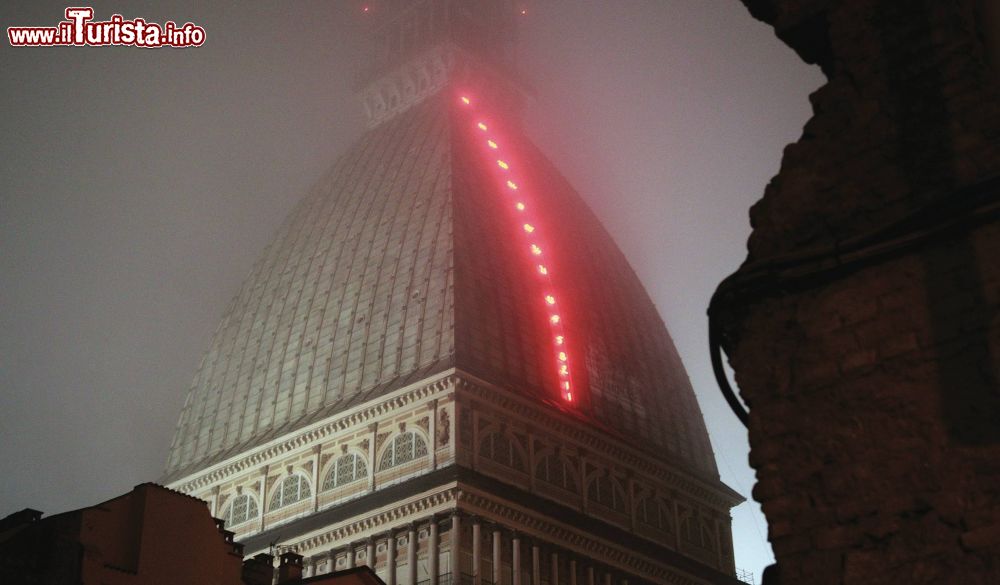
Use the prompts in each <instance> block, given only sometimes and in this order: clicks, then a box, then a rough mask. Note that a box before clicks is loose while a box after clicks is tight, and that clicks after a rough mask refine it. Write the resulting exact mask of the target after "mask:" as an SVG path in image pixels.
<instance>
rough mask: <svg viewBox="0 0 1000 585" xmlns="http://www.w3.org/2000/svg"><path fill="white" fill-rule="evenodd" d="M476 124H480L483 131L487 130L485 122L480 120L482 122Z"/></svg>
mask: <svg viewBox="0 0 1000 585" xmlns="http://www.w3.org/2000/svg"><path fill="white" fill-rule="evenodd" d="M476 126H479V129H480V130H482V131H483V132H486V124H483V123H482V122H480V123H478V124H476Z"/></svg>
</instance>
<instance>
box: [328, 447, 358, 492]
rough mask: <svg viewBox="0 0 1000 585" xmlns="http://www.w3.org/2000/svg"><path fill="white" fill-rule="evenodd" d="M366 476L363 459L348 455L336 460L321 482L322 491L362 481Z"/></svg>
mask: <svg viewBox="0 0 1000 585" xmlns="http://www.w3.org/2000/svg"><path fill="white" fill-rule="evenodd" d="M367 476H368V464H367V463H365V459H364V457H361V456H360V455H357V454H355V453H348V454H347V455H343V456H341V457H340V458H338V459H337V460H336V461H335V462H334V464H333V466H332V467H331V468H330V472H329V473H328V474H327V475H326V479H324V480H323V489H324V490H330V489H333V488H337V487H340V486H343V485H347V484H349V483H352V482H355V481H358V480H361V479H364V478H366V477H367Z"/></svg>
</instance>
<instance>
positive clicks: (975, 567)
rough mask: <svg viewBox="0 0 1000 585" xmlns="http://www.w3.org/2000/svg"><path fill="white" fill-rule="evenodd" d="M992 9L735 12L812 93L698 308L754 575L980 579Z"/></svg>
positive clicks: (996, 431)
mask: <svg viewBox="0 0 1000 585" xmlns="http://www.w3.org/2000/svg"><path fill="white" fill-rule="evenodd" d="M993 1H994V0H950V1H948V2H943V1H940V0H912V1H910V2H900V1H899V0H881V1H880V0H845V1H835V0H813V1H810V0H744V4H746V6H747V7H748V8H749V10H750V12H751V14H752V15H753V16H754V17H756V18H759V19H761V20H763V21H765V22H767V23H769V24H771V25H772V26H774V27H775V31H776V34H777V35H778V37H779V38H781V39H782V40H783V41H785V42H786V43H787V44H789V46H790V47H791V48H792V49H794V50H795V51H796V52H797V53H798V54H799V55H800V56H801V57H802V58H803V59H805V60H806V61H808V62H811V63H816V64H817V65H819V66H820V67H822V69H823V71H824V73H825V74H826V75H827V77H828V79H829V81H828V83H827V84H826V85H824V86H823V87H821V88H820V89H819V90H817V91H816V92H815V93H814V94H813V95H812V96H811V98H810V99H811V101H812V104H813V110H814V116H813V118H812V119H811V120H810V121H809V122H808V123H807V124H806V127H805V129H804V132H803V135H802V138H801V139H800V140H799V141H798V142H797V143H795V144H791V145H789V146H788V147H787V148H786V150H785V153H784V158H783V162H782V166H781V171H780V172H779V174H778V175H777V176H776V177H775V178H774V179H773V180H772V182H771V184H770V185H768V186H767V189H766V191H765V194H764V197H763V199H762V200H761V201H759V202H758V203H757V204H756V205H755V206H754V207H753V209H752V210H751V213H750V216H751V224H752V226H753V228H754V230H753V234H752V236H751V238H750V242H749V256H748V259H747V262H746V263H745V264H744V266H743V267H742V268H741V269H740V271H739V272H737V274H735V275H733V276H732V277H730V278H729V279H727V281H726V282H724V283H723V284H722V285H721V286H720V291H719V293H718V295H717V299H716V300H717V301H718V306H717V307H715V310H713V313H714V315H715V317H714V319H715V320H716V322H717V325H718V327H719V329H720V331H721V340H722V345H723V348H724V349H725V351H726V353H727V354H728V356H729V358H730V362H731V364H732V365H733V367H734V369H735V372H736V379H737V382H738V385H739V388H740V391H741V394H742V397H743V398H744V400H745V401H746V403H747V404H748V405H749V407H750V418H749V430H750V444H751V453H750V458H751V464H752V465H753V467H754V468H755V469H756V470H757V475H758V483H757V486H756V488H755V489H754V497H755V498H756V499H757V500H758V501H760V502H761V504H762V505H763V509H764V513H765V514H766V516H767V518H768V522H769V524H770V540H771V542H772V545H773V547H774V552H775V556H776V558H777V566H776V567H775V568H773V569H772V570H769V571H768V574H767V581H768V582H772V583H777V582H779V581H780V582H781V583H849V584H859V583H865V584H878V583H906V584H917V583H968V584H973V583H1000V560H998V559H1000V387H998V378H1000V311H998V307H1000V212H998V206H1000V181H998V180H997V177H998V176H1000V93H998V81H1000V75H998V71H1000V69H998V67H1000V64H997V63H996V62H995V57H991V50H992V49H991V48H990V47H991V46H993V45H991V43H995V42H996V39H997V38H998V37H1000V31H995V32H994V31H992V30H990V29H989V28H987V27H986V26H985V23H987V22H988V21H989V20H990V19H991V18H992V17H991V16H990V14H989V12H990V10H989V9H990V7H991V6H992V4H991V3H992V2H993ZM991 58H992V59H993V60H992V61H991Z"/></svg>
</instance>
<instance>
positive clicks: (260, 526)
mask: <svg viewBox="0 0 1000 585" xmlns="http://www.w3.org/2000/svg"><path fill="white" fill-rule="evenodd" d="M267 470H268V467H267V465H265V466H264V469H262V470H261V471H260V481H259V482H258V484H257V485H259V486H260V487H259V488H258V490H257V491H258V493H259V494H260V506H259V508H260V516H258V518H257V530H258V531H261V532H263V531H264V512H266V511H267V503H268V502H267Z"/></svg>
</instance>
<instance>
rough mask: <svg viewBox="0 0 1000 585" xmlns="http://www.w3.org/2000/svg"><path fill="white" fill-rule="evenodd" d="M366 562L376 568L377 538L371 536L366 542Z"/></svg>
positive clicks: (370, 566) (373, 568) (371, 567)
mask: <svg viewBox="0 0 1000 585" xmlns="http://www.w3.org/2000/svg"><path fill="white" fill-rule="evenodd" d="M365 564H366V565H368V567H369V568H370V569H371V570H372V571H374V570H375V539H374V538H371V537H369V538H368V542H366V543H365Z"/></svg>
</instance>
